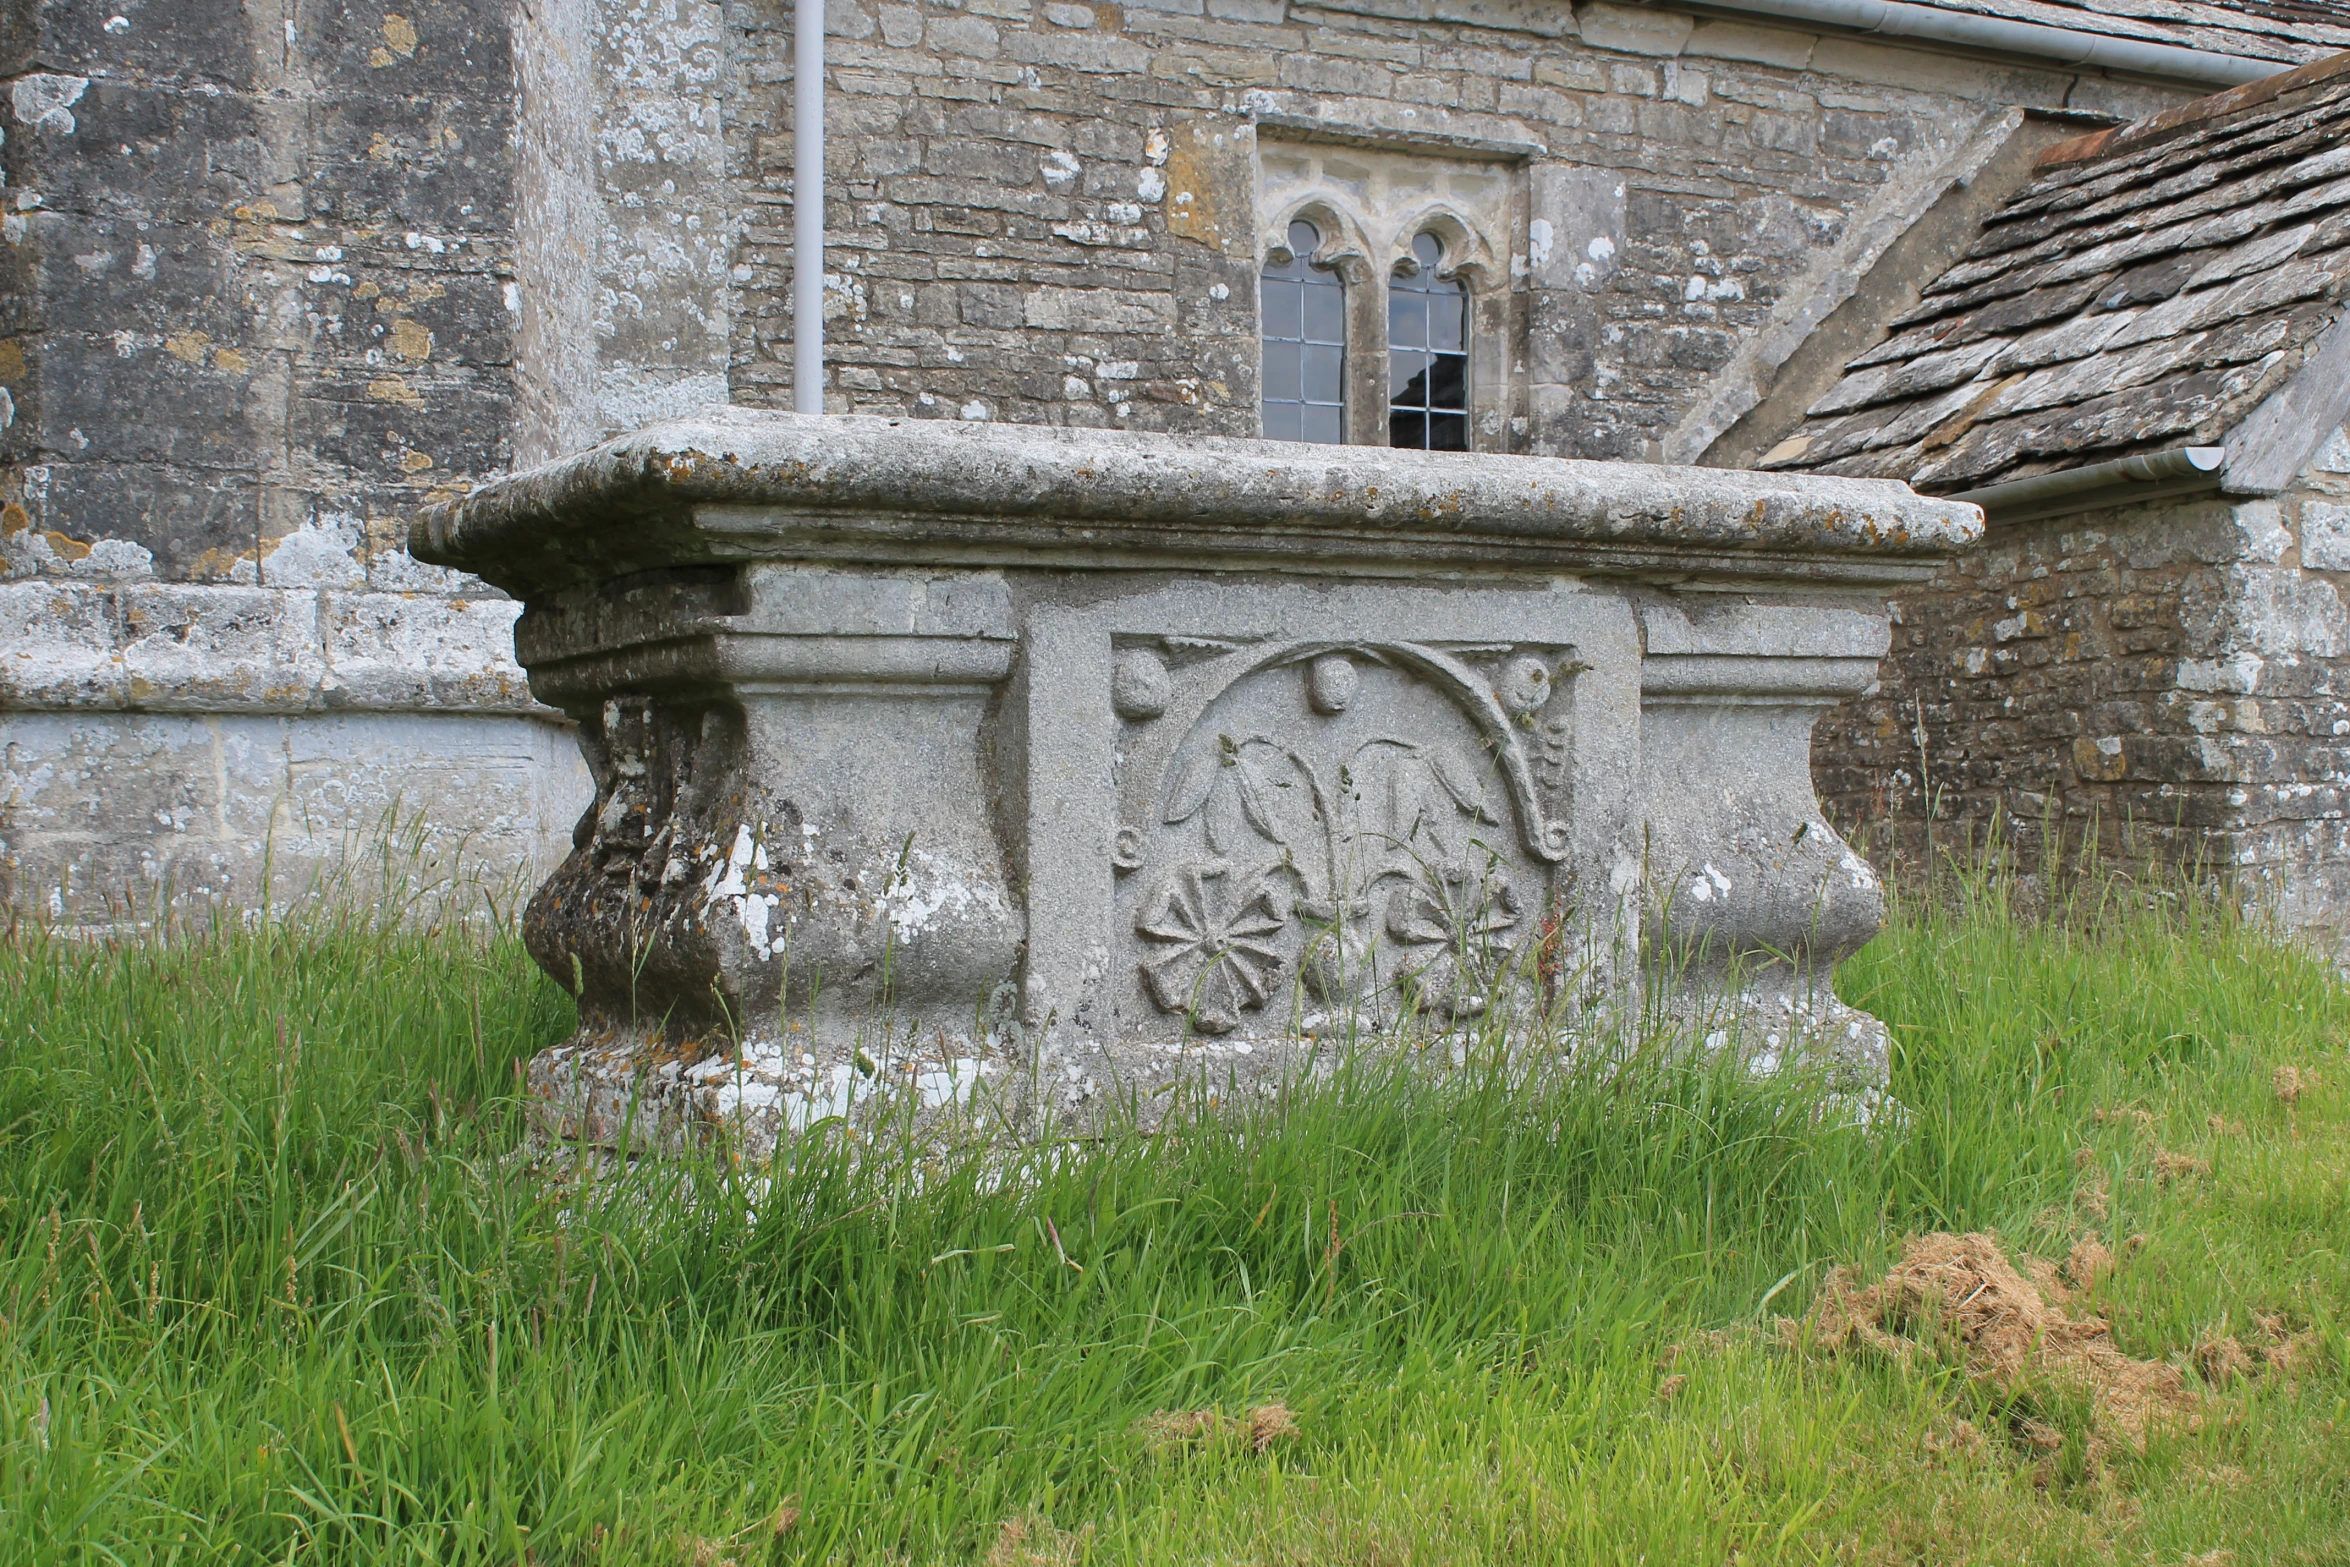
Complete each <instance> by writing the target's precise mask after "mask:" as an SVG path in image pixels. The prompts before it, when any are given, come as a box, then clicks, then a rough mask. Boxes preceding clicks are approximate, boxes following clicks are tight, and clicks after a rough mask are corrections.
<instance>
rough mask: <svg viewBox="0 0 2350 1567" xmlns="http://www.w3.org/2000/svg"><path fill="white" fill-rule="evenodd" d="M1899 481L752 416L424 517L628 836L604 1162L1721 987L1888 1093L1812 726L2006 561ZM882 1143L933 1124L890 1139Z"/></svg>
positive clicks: (594, 941) (606, 1039) (606, 971)
mask: <svg viewBox="0 0 2350 1567" xmlns="http://www.w3.org/2000/svg"><path fill="white" fill-rule="evenodd" d="M1976 518H1977V514H1976V513H1975V511H1974V509H1973V508H1971V507H1967V506H1964V505H1956V504H1952V503H1948V502H1936V501H1926V500H1921V499H1919V498H1917V497H1916V496H1913V495H1911V494H1910V493H1909V492H1908V491H1907V490H1906V489H1904V488H1903V487H1901V486H1899V485H1893V484H1884V483H1874V482H1866V481H1862V482H1855V481H1836V480H1812V479H1778V478H1768V477H1760V476H1755V475H1749V474H1738V473H1725V472H1720V471H1715V470H1707V469H1673V468H1661V467H1641V466H1621V465H1611V464H1602V463H1589V462H1577V461H1565V460H1551V459H1538V458H1497V457H1487V458H1467V457H1448V456H1444V455H1441V454H1420V453H1398V452H1387V451H1382V450H1376V449H1365V448H1328V447H1324V448H1310V447H1300V446H1295V445H1287V444H1282V443H1272V442H1261V441H1247V440H1193V441H1183V442H1178V441H1173V440H1168V439H1165V438H1161V437H1152V436H1143V435H1127V434H1119V433H1106V432H1089V431H1052V430H1033V429H1029V430H1022V429H1014V428H1008V427H1000V426H997V427H990V426H979V425H952V424H941V423H935V422H918V421H910V420H909V421H899V420H888V419H877V418H865V417H838V418H831V419H824V420H816V419H802V418H797V417H794V416H789V415H776V414H754V413H748V412H714V413H712V414H711V415H710V416H709V417H707V418H705V419H701V420H696V421H692V422H683V423H675V424H669V425H660V426H655V427H653V428H651V429H649V430H646V431H643V432H640V433H639V434H637V435H635V436H631V437H627V438H624V439H622V440H619V441H615V442H612V443H610V444H607V445H605V446H603V447H600V448H598V449H596V450H594V451H591V452H588V453H585V454H583V455H581V456H579V457H576V458H571V459H567V460H565V461H562V462H559V463H556V464H552V465H550V466H547V467H544V468H540V469H537V470H535V471H533V472H530V473H526V474H522V475H518V476H517V477H515V478H513V479H509V480H506V481H503V482H501V483H498V484H496V485H492V486H490V487H488V488H487V489H485V490H483V491H481V492H479V493H477V494H475V495H474V496H472V497H470V498H469V499H466V500H464V501H460V502H456V503H453V504H450V505H447V506H443V507H439V508H436V509H434V510H433V511H431V512H428V513H427V514H426V515H425V517H424V518H423V519H422V520H421V521H420V522H419V523H418V524H417V526H416V528H415V530H414V532H413V534H412V536H411V543H410V547H411V549H412V550H413V551H414V553H415V554H416V555H417V557H418V558H420V559H423V560H427V561H434V562H439V563H442V564H445V565H450V566H454V567H458V568H461V569H464V570H467V571H471V572H475V573H478V574H480V575H481V576H483V577H485V578H486V579H488V580H489V581H491V582H494V583H496V584H498V585H499V586H501V587H502V588H504V589H505V590H506V591H508V592H509V593H511V594H513V595H514V596H515V597H517V598H518V599H520V600H521V601H522V603H523V605H524V610H523V614H522V618H521V620H520V621H519V622H518V624H517V626H516V633H515V637H516V646H517V649H518V651H519V653H520V655H521V659H522V662H523V664H524V666H525V667H526V668H527V669H528V670H529V671H530V680H531V685H532V689H533V691H534V692H535V693H536V695H537V696H538V698H539V699H540V700H542V701H544V702H546V703H547V704H549V705H550V706H553V707H556V708H559V709H561V710H563V711H564V712H566V713H567V714H569V715H570V716H571V717H572V718H573V719H574V720H575V721H576V722H577V723H578V724H579V726H580V733H581V735H582V737H583V744H584V746H585V749H586V751H587V755H588V759H589V764H590V767H591V769H592V770H593V772H594V774H595V778H596V791H597V792H596V804H595V807H594V809H593V811H592V812H591V813H590V815H589V816H588V817H587V818H586V819H585V820H584V821H583V822H582V824H581V829H580V833H579V836H578V838H577V848H576V850H575V852H574V853H573V854H572V856H571V857H570V859H569V860H567V861H566V862H565V863H564V865H563V867H562V868H561V869H560V870H559V871H558V872H556V874H555V875H554V876H553V877H551V878H550V879H549V880H548V881H547V883H546V884H545V885H544V886H543V887H542V888H541V889H540V891H539V893H538V895H537V897H536V898H535V899H534V900H533V902H532V904H531V907H530V911H529V915H528V918H527V921H526V933H527V936H528V940H529V942H530V945H531V950H532V952H533V954H534V956H535V957H536V958H537V959H538V961H539V962H540V963H541V964H542V965H543V966H544V967H545V968H546V969H547V970H548V971H549V972H550V973H552V974H554V975H555V976H557V977H558V978H559V979H561V980H563V981H564V982H565V983H566V984H569V985H572V986H575V987H576V988H577V990H578V992H579V994H580V997H581V1004H582V1009H583V1026H582V1031H581V1033H580V1035H579V1036H578V1037H577V1038H576V1039H574V1040H573V1041H571V1042H570V1043H568V1044H566V1045H563V1046H560V1047H557V1048H555V1049H554V1050H551V1051H549V1052H548V1053H546V1054H545V1055H543V1056H542V1057H541V1058H540V1059H539V1061H538V1062H537V1063H535V1066H534V1075H533V1082H534V1085H535V1087H536V1089H537V1091H538V1092H539V1093H540V1094H541V1095H543V1096H544V1097H545V1098H546V1099H547V1100H548V1102H549V1103H550V1105H551V1106H552V1107H553V1110H554V1113H555V1116H556V1119H557V1121H558V1123H559V1124H560V1125H561V1126H563V1127H564V1129H566V1130H568V1131H571V1132H575V1133H581V1134H585V1135H589V1136H595V1137H610V1136H612V1135H615V1133H616V1131H617V1129H618V1127H619V1125H620V1123H621V1122H622V1120H623V1119H624V1118H625V1116H626V1114H627V1113H628V1111H629V1108H630V1106H631V1105H632V1104H634V1105H636V1106H637V1107H638V1108H639V1109H641V1110H643V1111H644V1112H646V1113H647V1114H648V1116H650V1117H652V1118H654V1119H655V1120H657V1121H659V1122H660V1123H661V1124H664V1125H667V1126H670V1127H675V1126H678V1125H681V1124H686V1123H691V1122H694V1121H697V1120H706V1119H710V1118H721V1119H723V1118H726V1117H730V1116H737V1115H739V1116H741V1117H743V1129H744V1131H745V1133H746V1135H748V1136H749V1137H750V1138H751V1139H752V1140H753V1141H754V1142H759V1141H768V1140H772V1138H773V1137H775V1136H776V1135H778V1133H779V1132H780V1131H781V1130H782V1129H784V1128H787V1127H790V1126H794V1125H800V1124H804V1123H805V1122H806V1121H807V1120H809V1119H810V1118H811V1117H814V1116H820V1115H824V1114H829V1113H835V1112H842V1111H847V1110H850V1109H851V1108H853V1107H854V1106H855V1105H856V1104H858V1103H859V1102H860V1101H862V1100H864V1099H866V1098H867V1097H868V1096H869V1095H871V1094H872V1092H873V1090H874V1089H876V1088H877V1087H881V1086H896V1087H902V1088H904V1089H905V1090H906V1091H909V1092H914V1093H918V1094H920V1095H922V1096H923V1097H925V1098H926V1099H928V1100H930V1101H933V1102H939V1101H945V1100H949V1099H962V1098H967V1097H968V1096H970V1095H971V1093H972V1092H973V1091H974V1090H975V1089H976V1088H978V1087H979V1085H981V1084H983V1083H985V1084H989V1085H990V1093H989V1103H990V1104H991V1105H994V1106H996V1107H998V1109H1000V1110H1001V1111H1002V1112H1003V1113H1005V1114H1008V1115H1011V1116H1013V1117H1014V1118H1016V1119H1028V1118H1033V1117H1035V1116H1037V1115H1040V1114H1045V1113H1056V1114H1068V1113H1085V1112H1086V1111H1087V1109H1088V1107H1093V1108H1098V1107H1099V1106H1100V1105H1101V1104H1102V1103H1103V1102H1104V1101H1105V1098H1106V1097H1107V1096H1110V1095H1113V1094H1133V1095H1138V1096H1140V1097H1141V1099H1142V1101H1143V1102H1144V1103H1145V1104H1147V1103H1149V1102H1150V1098H1149V1096H1150V1095H1151V1094H1152V1093H1153V1091H1155V1090H1158V1089H1161V1088H1164V1087H1166V1086H1168V1085H1169V1084H1171V1083H1173V1082H1174V1081H1176V1080H1178V1079H1180V1078H1181V1077H1183V1076H1184V1075H1185V1074H1186V1073H1190V1072H1193V1071H1196V1070H1199V1069H1201V1068H1203V1067H1206V1068H1208V1069H1210V1070H1212V1071H1213V1072H1214V1073H1215V1074H1216V1075H1217V1076H1219V1077H1222V1076H1224V1075H1226V1074H1229V1075H1230V1076H1231V1077H1232V1078H1233V1079H1235V1080H1236V1081H1238V1082H1239V1083H1240V1084H1241V1085H1243V1086H1246V1085H1251V1084H1258V1085H1261V1084H1268V1083H1271V1082H1274V1081H1278V1080H1279V1079H1280V1078H1281V1077H1282V1076H1283V1075H1284V1074H1286V1073H1288V1072H1290V1071H1292V1070H1294V1069H1295V1068H1296V1067H1297V1066H1298V1064H1299V1062H1300V1060H1301V1057H1303V1056H1304V1055H1307V1054H1310V1053H1311V1052H1312V1051H1313V1050H1314V1049H1315V1047H1316V1044H1317V1041H1321V1042H1327V1041H1329V1040H1331V1039H1333V1038H1335V1037H1338V1036H1340V1035H1343V1034H1345V1033H1346V1032H1348V1031H1349V1030H1350V1029H1352V1028H1355V1027H1361V1026H1369V1027H1380V1026H1386V1025H1390V1024H1393V1023H1395V1022H1397V1021H1398V1020H1399V1019H1400V1018H1401V1017H1402V1016H1403V1015H1404V1014H1406V1013H1415V1012H1416V1013H1417V1014H1418V1015H1419V1016H1421V1017H1423V1018H1425V1019H1427V1020H1429V1021H1430V1022H1432V1023H1434V1024H1436V1025H1439V1026H1443V1025H1446V1024H1448V1023H1452V1022H1459V1021H1463V1020H1466V1019H1470V1018H1474V1017H1477V1016H1479V1015H1481V1014H1483V1013H1487V1012H1489V1011H1492V1010H1494V1009H1497V1008H1506V1009H1510V1015H1512V1016H1515V1017H1533V1016H1536V1015H1541V1016H1566V1017H1572V1016H1575V1015H1579V1014H1582V1013H1586V1012H1591V1011H1594V1010H1605V1009H1606V1008H1607V1007H1609V1006H1611V1005H1618V1004H1622V1003H1623V1002H1624V1001H1625V998H1626V997H1627V996H1628V995H1630V994H1634V993H1636V991H1637V987H1638V985H1639V983H1640V974H1641V970H1642V965H1641V964H1640V963H1638V962H1636V961H1634V954H1635V953H1636V952H1637V951H1638V950H1639V948H1640V947H1641V945H1642V944H1645V946H1646V948H1647V951H1648V953H1649V955H1651V956H1652V957H1660V958H1670V959H1672V960H1673V961H1672V962H1670V963H1668V964H1667V965H1666V967H1667V968H1669V969H1670V971H1671V972H1672V973H1673V975H1674V976H1675V977H1674V978H1673V980H1672V981H1671V984H1670V987H1669V988H1670V990H1671V994H1670V995H1669V996H1662V997H1660V998H1659V999H1662V1000H1664V1001H1666V1002H1668V1003H1669V1004H1671V1005H1680V1004H1682V1003H1683V1002H1686V1001H1689V1000H1690V999H1691V998H1693V997H1696V996H1700V995H1703V994H1707V993H1709V992H1710V991H1717V990H1720V989H1722V988H1723V987H1726V986H1736V987H1739V988H1740V990H1741V996H1740V997H1739V1004H1740V1005H1742V1006H1744V1007H1747V1008H1749V1009H1751V1010H1752V1012H1753V1014H1754V1016H1755V1018H1756V1020H1757V1021H1758V1023H1759V1025H1760V1026H1759V1027H1758V1028H1757V1030H1756V1031H1755V1033H1756V1039H1755V1040H1754V1043H1753V1048H1755V1049H1756V1050H1757V1051H1759V1052H1761V1053H1763V1054H1766V1055H1771V1056H1778V1055H1782V1054H1785V1055H1792V1054H1795V1053H1798V1052H1806V1053H1810V1054H1813V1055H1817V1056H1824V1057H1825V1058H1826V1059H1828V1060H1829V1061H1830V1062H1831V1063H1832V1064H1834V1065H1835V1066H1837V1067H1838V1068H1840V1069H1841V1070H1842V1072H1843V1073H1844V1074H1845V1076H1846V1077H1847V1078H1849V1079H1850V1080H1851V1081H1852V1082H1853V1083H1854V1085H1855V1086H1862V1087H1866V1086H1874V1085H1875V1084H1877V1083H1879V1082H1880V1081H1881V1078H1882V1073H1883V1070H1884V1054H1883V1035H1882V1030H1881V1029H1879V1028H1877V1027H1876V1025H1874V1023H1873V1022H1872V1021H1871V1020H1868V1019H1866V1018H1864V1017H1862V1016H1860V1015H1859V1014H1855V1013H1851V1012H1849V1010H1847V1009H1844V1008H1842V1007H1840V1006H1839V1005H1837V1004H1836V1003H1835V1001H1834V998H1833V997H1832V995H1831V994H1830V993H1829V990H1828V984H1827V980H1828V976H1829V974H1830V972H1831V971H1832V969H1833V967H1834V964H1835V963H1836V961H1837V960H1838V959H1840V958H1841V957H1843V956H1844V955H1845V954H1846V953H1849V952H1850V951H1852V950H1854V949H1855V948H1856V947H1857V946H1858V945H1859V944H1860V943H1861V942H1863V941H1865V940H1866V939H1867V937H1868V936H1869V935H1870V934H1871V933H1873V932H1874V930H1875V929H1876V927H1877V923H1878V920H1879V916H1880V901H1879V895H1878V892H1877V888H1876V883H1875V881H1874V879H1873V877H1872V876H1871V874H1870V873H1869V871H1868V869H1867V867H1866V866H1865V865H1864V864H1863V863H1862V862H1861V861H1860V860H1859V859H1858V858H1857V857H1856V856H1854V855H1853V854H1852V853H1851V852H1850V850H1848V849H1847V848H1846V847H1845V845H1844V844H1843V842H1842V841H1841V840H1840V839H1838V838H1837V837H1836V835H1835V834H1834V833H1833V831H1831V830H1830V829H1829V827H1828V826H1827V824H1826V823H1825V821H1823V820H1822V819H1821V818H1820V816H1819V814H1818V810H1817V807H1816V802H1815V801H1814V799H1813V795H1812V790H1811V784H1810V778H1809V739H1810V731H1811V726H1812V723H1813V720H1814V719H1815V718H1816V717H1817V715H1818V714H1819V713H1820V712H1821V711H1822V710H1823V709H1825V708H1827V707H1828V706H1830V705H1832V704H1833V703H1835V702H1837V701H1839V700H1841V699H1843V698H1844V697H1846V696H1849V695H1850V694H1852V693H1853V692H1856V691H1858V690H1859V689H1861V688H1862V687H1863V686H1865V685H1866V684H1868V682H1869V681H1870V680H1871V679H1872V678H1873V677H1874V674H1875V670H1876V663H1877V659H1878V657H1879V655H1880V654H1881V653H1882V652H1883V650H1884V646H1885V620H1884V611H1883V602H1882V600H1883V594H1884V592H1885V590H1886V589H1887V587H1889V586H1891V585H1894V584H1898V583H1903V582H1913V581H1916V580H1919V579H1920V578H1922V577H1923V576H1924V575H1925V574H1926V573H1927V572H1929V571H1930V570H1931V568H1932V565H1933V563H1934V562H1935V561H1936V560H1937V559H1939V558H1941V557H1943V556H1945V555H1947V554H1949V553H1950V552H1951V551H1953V550H1955V549H1956V548H1958V547H1960V546H1962V545H1964V544H1965V543H1967V542H1970V541H1971V540H1972V539H1973V538H1974V537H1975V535H1976V529H1977V521H1976ZM884 1097H886V1096H884Z"/></svg>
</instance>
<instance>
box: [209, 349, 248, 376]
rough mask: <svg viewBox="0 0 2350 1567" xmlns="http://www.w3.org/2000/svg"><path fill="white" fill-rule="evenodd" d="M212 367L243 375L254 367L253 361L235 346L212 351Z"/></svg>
mask: <svg viewBox="0 0 2350 1567" xmlns="http://www.w3.org/2000/svg"><path fill="white" fill-rule="evenodd" d="M212 368H213V369H215V370H226V371H227V372H228V373H229V374H231V375H243V374H244V373H245V372H246V371H248V370H250V369H252V368H253V361H252V360H250V359H247V358H246V357H245V356H244V355H243V354H240V353H238V352H237V351H236V350H235V349H233V348H216V349H214V350H213V351H212Z"/></svg>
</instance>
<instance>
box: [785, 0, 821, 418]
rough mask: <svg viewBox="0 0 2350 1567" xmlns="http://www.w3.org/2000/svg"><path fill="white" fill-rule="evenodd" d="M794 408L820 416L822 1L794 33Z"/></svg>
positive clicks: (802, 11) (810, 3) (799, 1)
mask: <svg viewBox="0 0 2350 1567" xmlns="http://www.w3.org/2000/svg"><path fill="white" fill-rule="evenodd" d="M791 335H792V371H791V373H792V407H793V408H794V409H796V410H798V411H799V412H801V413H804V414H820V413H822V412H824V0H796V4H795V8H794V11H793V28H792V308H791Z"/></svg>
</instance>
